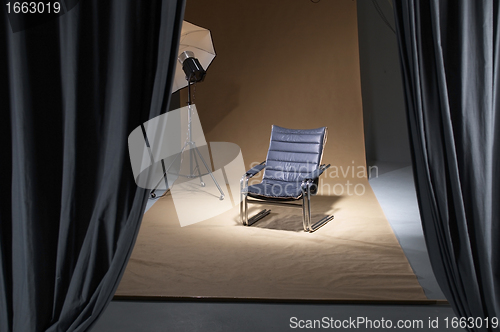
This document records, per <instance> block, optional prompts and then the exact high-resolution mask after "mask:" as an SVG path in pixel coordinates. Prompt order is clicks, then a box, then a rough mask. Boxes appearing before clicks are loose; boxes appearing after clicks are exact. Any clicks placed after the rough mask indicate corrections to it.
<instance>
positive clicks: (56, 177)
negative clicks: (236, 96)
mask: <svg viewBox="0 0 500 332" xmlns="http://www.w3.org/2000/svg"><path fill="white" fill-rule="evenodd" d="M4 9H5V8H4ZM4 9H3V10H2V14H1V16H2V19H1V22H0V54H1V56H2V59H1V62H0V82H1V84H0V103H1V104H0V156H1V157H0V158H1V161H0V188H1V191H2V197H1V199H0V268H1V270H0V330H1V331H2V332H8V331H85V330H88V329H89V328H90V327H91V326H92V324H93V323H94V322H95V320H96V318H97V317H98V316H99V315H100V314H101V313H102V311H103V310H104V308H105V307H106V305H107V304H108V303H109V301H110V300H111V298H112V296H113V294H114V291H115V290H116V288H117V285H118V282H119V280H120V278H121V276H122V274H123V271H124V269H125V266H126V263H127V260H128V258H129V256H130V253H131V251H132V247H133V245H134V241H135V239H136V236H137V233H138V229H139V225H140V221H141V219H142V215H143V211H144V208H145V205H146V200H147V191H145V190H144V189H140V188H138V187H137V186H136V185H135V182H134V178H133V175H132V168H131V165H130V160H129V157H128V147H127V144H128V143H127V137H128V135H129V133H130V132H131V131H132V130H133V129H135V128H136V127H137V126H139V125H141V124H142V123H143V122H144V121H147V120H148V119H150V118H152V117H154V116H156V115H158V114H160V112H164V111H165V110H166V109H167V107H168V103H169V98H170V89H171V84H172V78H173V73H174V69H175V62H176V58H177V56H176V54H177V49H178V42H179V35H180V29H181V25H182V18H183V14H184V1H183V0H148V1H139V0H135V1H128V0H106V1H102V0H82V1H80V2H79V3H78V4H77V5H76V6H75V7H74V8H73V9H71V10H70V11H68V12H67V13H66V14H64V15H61V16H59V17H57V18H54V19H52V20H49V21H47V22H45V23H43V24H39V25H36V26H34V27H30V28H27V29H24V30H21V31H18V32H13V30H12V26H11V25H10V23H9V18H8V16H7V14H6V12H5V10H4Z"/></svg>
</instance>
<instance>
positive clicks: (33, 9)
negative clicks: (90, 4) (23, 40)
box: [2, 0, 80, 33]
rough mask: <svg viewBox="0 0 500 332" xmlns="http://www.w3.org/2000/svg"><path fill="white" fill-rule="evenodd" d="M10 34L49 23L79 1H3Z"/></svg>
mask: <svg viewBox="0 0 500 332" xmlns="http://www.w3.org/2000/svg"><path fill="white" fill-rule="evenodd" d="M2 2H3V7H4V10H5V12H6V14H7V17H8V18H9V23H10V27H11V28H12V32H14V33H15V32H20V31H23V30H26V29H29V28H32V27H35V26H37V25H40V24H44V23H46V22H48V21H51V20H53V19H55V18H57V17H59V16H61V15H64V14H66V13H67V12H69V11H70V10H71V9H73V8H74V7H75V6H76V5H77V4H78V3H79V2H80V0H58V1H50V0H48V1H10V0H3V1H2Z"/></svg>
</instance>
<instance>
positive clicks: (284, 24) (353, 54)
mask: <svg viewBox="0 0 500 332" xmlns="http://www.w3.org/2000/svg"><path fill="white" fill-rule="evenodd" d="M185 20H187V21H189V22H192V23H193V24H196V25H199V26H202V27H204V28H207V29H210V31H211V33H212V38H213V42H214V46H215V51H216V53H217V56H216V58H215V59H214V61H213V62H212V64H211V66H210V67H209V68H208V71H207V76H206V78H205V81H204V82H201V83H198V84H197V86H196V93H195V98H196V100H195V103H196V105H197V108H198V112H199V115H200V120H201V123H202V125H203V129H204V131H205V135H206V138H207V141H228V142H233V143H236V144H238V145H239V146H240V147H241V149H242V153H243V158H244V160H245V164H246V165H247V167H248V166H249V165H250V164H251V163H254V162H261V161H263V160H265V157H266V153H267V148H268V146H269V135H270V131H271V125H273V124H276V125H279V126H283V127H288V128H295V129H302V128H304V129H305V128H317V127H322V126H327V127H328V143H327V145H326V150H325V154H324V157H323V162H325V163H330V164H332V165H336V166H337V167H340V166H343V167H344V168H346V167H348V166H352V165H355V166H363V167H364V166H365V150H364V138H363V122H362V121H363V114H362V105H361V87H360V74H359V55H358V32H357V21H356V2H355V1H352V0H328V1H326V0H325V1H320V2H318V3H313V2H311V1H310V0H293V1H291V0H272V1H269V0H252V1H227V0H188V1H187V7H186V14H185ZM184 90H186V89H184ZM184 90H183V91H182V93H181V105H184V104H185V102H186V101H187V92H186V91H184ZM353 161H354V164H353ZM348 176H350V177H352V173H351V175H348Z"/></svg>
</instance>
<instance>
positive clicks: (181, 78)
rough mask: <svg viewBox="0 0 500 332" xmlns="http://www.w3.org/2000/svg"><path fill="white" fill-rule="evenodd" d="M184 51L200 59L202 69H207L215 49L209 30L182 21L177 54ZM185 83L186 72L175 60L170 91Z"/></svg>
mask: <svg viewBox="0 0 500 332" xmlns="http://www.w3.org/2000/svg"><path fill="white" fill-rule="evenodd" d="M185 51H191V52H193V53H194V57H195V58H197V59H198V61H200V64H201V65H202V66H203V69H205V70H207V68H208V66H210V63H212V60H213V59H214V58H215V50H214V45H213V43H212V36H211V35H210V30H208V29H205V28H202V27H199V26H197V25H194V24H192V23H189V22H187V21H183V22H182V30H181V40H180V43H179V53H178V54H179V55H180V54H182V53H183V52H185ZM187 85H188V82H187V80H186V74H185V73H184V71H183V70H182V64H180V62H179V61H177V66H176V68H175V77H174V84H173V86H172V93H174V92H175V91H177V90H179V89H182V88H184V87H186V86H187Z"/></svg>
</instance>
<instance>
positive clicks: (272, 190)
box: [240, 126, 333, 232]
mask: <svg viewBox="0 0 500 332" xmlns="http://www.w3.org/2000/svg"><path fill="white" fill-rule="evenodd" d="M326 137H327V128H326V127H322V128H317V129H307V130H301V129H287V128H282V127H278V126H273V127H272V131H271V143H270V145H269V151H268V153H267V158H266V161H264V162H262V163H261V164H260V165H257V166H255V167H253V168H252V169H250V170H249V171H248V172H246V173H245V175H243V177H242V178H241V182H240V185H241V203H240V219H241V222H242V223H243V225H245V226H251V225H252V224H254V223H255V222H257V221H258V220H260V219H262V218H264V217H265V216H267V215H268V214H269V213H270V212H271V210H267V209H264V210H262V211H260V212H259V213H257V214H256V215H255V216H253V217H251V218H248V204H249V203H258V204H279V205H286V206H293V207H301V208H302V222H303V225H304V231H306V232H314V231H315V230H317V229H318V228H320V227H321V226H323V225H325V224H326V223H327V222H328V221H330V220H332V219H333V215H328V216H326V217H324V218H323V219H321V220H319V221H318V222H316V223H314V224H312V222H311V195H314V194H316V193H317V191H318V178H319V176H320V175H321V174H322V173H323V172H324V171H325V170H326V169H327V168H328V167H330V165H321V158H322V157H323V150H324V147H325V144H326ZM263 169H264V176H263V178H262V182H261V183H258V184H255V185H251V186H248V180H249V179H250V178H252V177H253V176H255V175H256V174H258V173H259V172H260V171H262V170H263Z"/></svg>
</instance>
